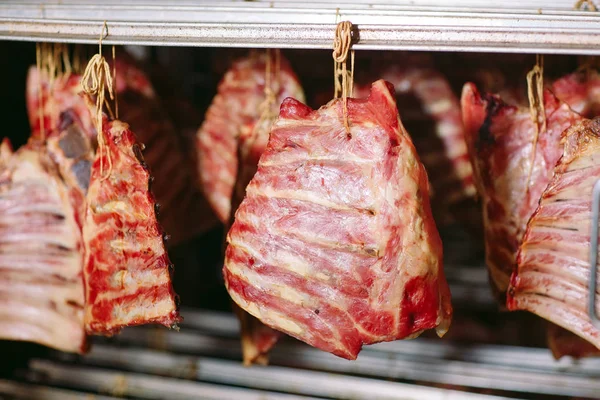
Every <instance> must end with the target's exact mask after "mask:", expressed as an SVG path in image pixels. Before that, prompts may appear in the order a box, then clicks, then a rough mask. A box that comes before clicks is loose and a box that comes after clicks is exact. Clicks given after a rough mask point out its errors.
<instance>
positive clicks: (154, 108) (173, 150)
mask: <svg viewBox="0 0 600 400" xmlns="http://www.w3.org/2000/svg"><path fill="white" fill-rule="evenodd" d="M116 91H117V96H118V106H119V118H120V119H121V120H123V121H127V123H128V124H129V125H130V126H131V129H132V130H133V131H134V132H135V133H136V136H137V138H138V139H139V141H140V143H143V144H144V147H145V149H144V158H145V160H146V163H147V164H148V167H149V168H150V171H152V174H153V177H154V182H153V185H152V188H153V193H154V195H155V197H156V201H157V202H158V203H159V204H160V214H159V221H160V223H161V225H162V226H163V228H164V229H165V231H166V232H167V233H168V234H169V236H170V238H171V239H170V240H169V244H170V245H171V244H173V245H174V244H178V243H181V242H184V241H186V240H189V239H191V238H193V237H194V236H196V235H198V234H200V233H203V232H205V231H206V230H208V229H209V228H210V227H211V226H213V225H214V223H215V222H216V221H215V219H214V217H212V215H211V212H210V206H209V205H208V203H207V201H206V199H205V198H204V197H203V196H202V194H201V192H200V189H199V188H198V185H197V179H196V177H195V176H194V175H193V173H192V172H191V171H193V162H192V160H190V159H188V157H187V154H186V152H185V151H184V149H183V147H182V144H183V143H182V141H181V138H180V137H179V136H178V135H177V131H176V129H175V127H174V125H173V123H172V121H171V120H170V118H169V116H168V114H167V113H166V112H165V110H164V107H163V105H162V103H161V102H160V100H159V98H158V97H157V95H156V93H155V91H154V88H153V87H152V84H151V83H150V81H149V80H148V78H147V76H146V74H145V73H144V71H143V70H142V69H141V68H139V67H138V66H137V65H135V63H134V62H133V60H132V59H131V57H129V56H128V55H127V54H125V53H122V54H119V56H118V57H117V59H116ZM188 166H189V167H190V168H188Z"/></svg>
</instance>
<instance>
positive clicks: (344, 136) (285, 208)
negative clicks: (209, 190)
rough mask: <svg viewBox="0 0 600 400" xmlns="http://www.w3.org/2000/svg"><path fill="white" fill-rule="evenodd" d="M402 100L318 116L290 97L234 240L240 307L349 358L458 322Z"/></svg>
mask: <svg viewBox="0 0 600 400" xmlns="http://www.w3.org/2000/svg"><path fill="white" fill-rule="evenodd" d="M393 92H394V90H393V87H392V86H391V85H390V84H387V83H386V82H384V81H377V82H375V83H374V84H373V88H372V90H371V94H370V96H369V97H368V98H367V99H349V100H348V120H349V124H350V132H349V133H348V132H346V130H345V128H344V124H343V118H344V112H343V102H342V100H340V99H338V100H333V101H332V102H330V103H329V104H327V105H326V106H324V107H321V108H320V109H319V110H316V111H313V110H312V109H310V108H309V107H307V106H305V105H304V104H302V103H300V102H299V101H297V100H294V99H286V100H285V101H284V103H283V104H282V106H281V111H280V114H279V118H278V120H277V121H276V123H275V124H274V126H273V128H272V130H271V134H270V138H269V143H268V145H267V149H266V150H265V152H264V153H263V155H262V157H261V159H260V163H259V166H258V171H257V173H256V175H255V176H254V178H253V179H252V181H251V182H250V184H249V185H248V188H247V191H246V198H245V199H244V201H243V202H242V204H241V206H240V207H239V209H238V210H237V212H236V214H235V222H234V223H233V226H232V227H231V229H230V231H229V233H228V247H227V251H226V259H225V266H224V277H225V283H226V287H227V289H228V291H229V294H230V295H231V297H232V298H233V299H234V301H235V302H236V303H237V304H238V305H239V306H240V307H241V308H243V309H244V310H246V311H247V312H249V313H250V314H252V315H253V316H255V317H257V318H258V319H260V320H261V321H262V322H263V323H265V324H267V325H269V326H271V327H273V328H275V329H277V330H280V331H283V332H285V333H287V334H289V335H291V336H293V337H296V338H298V339H300V340H303V341H305V342H307V343H309V344H311V345H313V346H315V347H318V348H320V349H322V350H325V351H329V352H331V353H333V354H336V355H338V356H340V357H344V358H348V359H354V358H356V356H357V354H358V352H359V351H360V349H361V347H362V345H363V344H371V343H376V342H382V341H390V340H396V339H402V338H408V337H414V336H417V335H418V334H419V333H421V332H422V331H423V330H426V329H432V328H436V330H437V331H438V333H439V334H440V335H442V334H444V333H445V332H446V330H447V329H448V327H449V324H450V319H451V314H452V310H451V305H450V293H449V290H448V286H447V284H446V280H445V277H444V272H443V268H442V247H441V241H440V238H439V235H438V232H437V230H436V227H435V223H434V222H433V218H432V216H431V210H430V206H429V193H428V192H429V188H428V183H427V175H426V173H425V169H424V167H423V166H422V164H421V163H420V161H419V159H418V157H417V154H416V152H415V149H414V147H413V145H412V143H411V141H410V138H409V136H408V133H407V132H406V131H405V130H404V128H403V126H402V124H401V123H400V120H399V118H398V111H397V108H396V102H395V100H394V93H393Z"/></svg>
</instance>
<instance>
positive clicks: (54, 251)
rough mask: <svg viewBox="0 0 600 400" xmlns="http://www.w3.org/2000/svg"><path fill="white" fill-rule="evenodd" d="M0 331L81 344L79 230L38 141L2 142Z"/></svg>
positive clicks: (55, 343) (48, 342)
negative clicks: (14, 144) (17, 144)
mask: <svg viewBox="0 0 600 400" xmlns="http://www.w3.org/2000/svg"><path fill="white" fill-rule="evenodd" d="M0 246H1V248H2V251H1V252H0V299H2V306H1V307H0V337H1V338H3V339H11V340H26V341H32V342H37V343H40V344H43V345H45V346H49V347H53V348H56V349H59V350H63V351H70V352H82V351H83V350H84V348H85V343H86V335H85V330H84V328H83V307H84V284H83V277H82V272H81V264H82V261H83V260H82V259H83V256H82V254H83V252H82V247H83V245H82V241H81V231H80V228H79V226H78V224H77V222H76V211H75V209H74V208H73V206H72V204H71V201H70V199H69V191H68V188H67V187H66V186H65V185H64V183H63V182H62V181H61V179H60V177H59V175H58V171H57V169H56V167H55V166H54V163H53V162H52V160H51V159H50V158H49V157H48V155H47V154H46V153H45V151H44V149H43V148H38V147H36V146H35V145H31V144H30V145H27V146H24V147H22V148H21V149H19V150H18V151H17V152H16V153H12V151H11V149H10V146H9V145H8V143H7V142H6V141H5V142H3V144H2V146H1V148H0Z"/></svg>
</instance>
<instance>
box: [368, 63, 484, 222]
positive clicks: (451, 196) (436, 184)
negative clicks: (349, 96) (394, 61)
mask: <svg viewBox="0 0 600 400" xmlns="http://www.w3.org/2000/svg"><path fill="white" fill-rule="evenodd" d="M381 77H382V78H383V79H385V80H386V81H388V82H391V83H392V84H393V85H394V87H395V89H396V100H397V102H398V109H399V110H400V112H401V115H402V122H403V124H404V126H405V127H406V128H407V130H408V131H409V132H410V133H411V139H412V141H413V143H414V145H415V148H416V149H417V152H418V153H419V157H420V158H421V160H422V162H423V165H425V168H426V169H427V175H428V176H429V181H430V183H431V186H432V199H431V201H432V208H433V211H434V216H435V217H436V222H438V223H443V224H446V223H449V222H452V221H459V222H462V223H464V224H465V226H467V227H470V228H472V230H474V231H480V230H481V223H482V222H481V213H480V211H479V207H478V206H477V204H476V202H475V192H476V189H475V185H474V182H473V170H472V168H471V163H470V161H469V155H468V153H467V145H466V143H465V138H464V129H463V123H462V118H461V110H460V102H459V100H458V98H457V97H456V95H455V94H454V92H453V91H452V88H451V87H450V84H449V83H448V81H447V79H446V78H445V77H444V76H443V75H442V74H441V73H440V72H438V71H436V70H435V69H434V68H432V67H427V66H423V67H419V68H413V67H409V68H400V67H392V68H388V69H387V70H385V71H384V72H383V73H382V74H381ZM368 89H369V87H368V86H363V87H362V88H361V90H359V92H358V93H359V97H364V96H366V95H367V93H368Z"/></svg>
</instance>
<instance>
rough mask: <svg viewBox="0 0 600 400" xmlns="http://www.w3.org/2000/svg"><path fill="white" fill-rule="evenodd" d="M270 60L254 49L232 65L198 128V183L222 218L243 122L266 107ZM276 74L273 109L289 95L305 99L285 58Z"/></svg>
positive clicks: (252, 120) (227, 204) (228, 202)
mask: <svg viewBox="0 0 600 400" xmlns="http://www.w3.org/2000/svg"><path fill="white" fill-rule="evenodd" d="M266 60H267V58H266V55H265V54H261V55H257V54H254V55H252V56H250V57H248V58H244V59H241V60H239V61H237V62H235V63H234V64H233V66H232V67H231V69H230V70H229V71H227V73H226V74H225V76H224V77H223V80H222V81H221V83H220V84H219V88H218V93H217V95H216V96H215V98H214V99H213V102H212V104H211V106H210V107H209V109H208V111H207V113H206V117H205V120H204V123H203V124H202V126H200V129H199V130H198V134H197V150H198V174H199V177H200V182H201V185H202V188H203V190H204V194H205V195H206V197H207V198H208V201H209V203H210V205H211V206H212V208H213V210H214V211H215V213H216V214H217V216H218V218H219V219H220V220H221V221H222V222H223V223H227V222H228V221H229V216H230V212H231V196H232V193H233V190H234V185H235V179H236V174H237V171H238V160H237V157H236V154H237V148H238V145H237V142H238V138H239V136H240V131H241V129H242V128H243V127H245V126H248V125H249V126H253V125H254V124H255V123H256V122H257V121H258V120H259V118H260V115H261V112H262V110H260V105H261V103H263V101H264V100H265V93H264V91H265V69H266ZM274 69H275V68H274ZM273 76H274V78H273V79H274V80H275V81H277V76H278V78H279V79H278V82H279V83H280V84H279V91H278V93H276V95H277V100H276V101H275V102H274V104H273V107H274V109H273V110H271V111H272V112H273V113H274V114H276V110H277V109H279V105H280V104H281V102H282V101H283V99H285V98H286V97H293V98H296V99H299V100H300V101H304V93H303V91H302V88H301V86H300V83H299V82H298V78H297V77H296V75H295V74H294V72H293V71H292V69H291V68H290V65H289V63H288V62H287V61H286V60H285V59H281V62H280V68H279V73H278V74H276V73H273ZM272 87H273V88H274V87H275V84H273V85H272ZM274 90H276V89H274Z"/></svg>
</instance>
